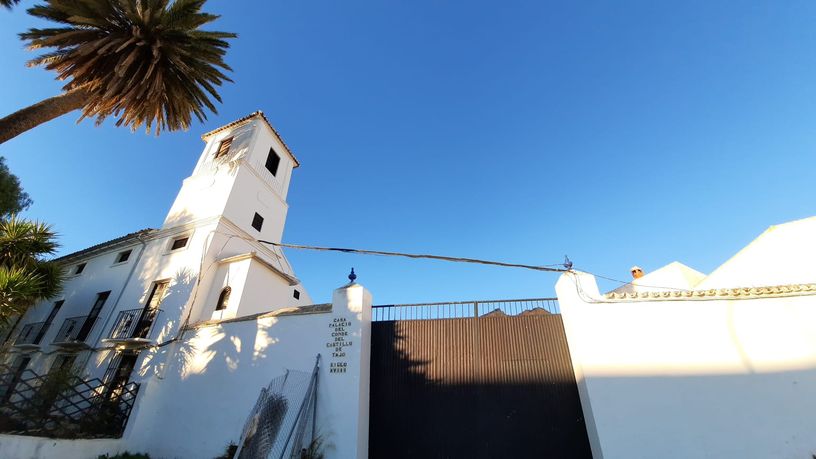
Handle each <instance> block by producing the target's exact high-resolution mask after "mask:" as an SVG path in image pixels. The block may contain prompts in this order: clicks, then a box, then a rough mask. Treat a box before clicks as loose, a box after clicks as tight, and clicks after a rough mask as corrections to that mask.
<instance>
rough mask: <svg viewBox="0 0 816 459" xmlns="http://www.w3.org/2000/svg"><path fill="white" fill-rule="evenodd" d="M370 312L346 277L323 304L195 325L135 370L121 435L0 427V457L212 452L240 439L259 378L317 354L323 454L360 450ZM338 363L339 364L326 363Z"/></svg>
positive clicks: (310, 361) (345, 456)
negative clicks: (59, 436) (67, 435)
mask: <svg viewBox="0 0 816 459" xmlns="http://www.w3.org/2000/svg"><path fill="white" fill-rule="evenodd" d="M370 318H371V295H370V294H369V293H368V291H366V290H365V289H364V288H363V287H362V286H360V285H358V284H352V285H347V286H344V287H342V288H340V289H338V290H336V291H335V294H334V302H333V305H332V310H331V312H322V313H309V314H297V315H278V316H274V315H273V316H265V317H261V318H257V319H252V320H245V321H237V322H223V323H214V324H209V325H203V326H200V327H198V328H196V329H194V330H192V331H189V332H187V333H185V336H184V340H183V341H182V342H181V343H179V344H178V345H175V344H173V345H169V346H166V347H163V348H160V349H156V350H154V351H152V352H148V353H147V355H146V356H145V358H144V360H143V361H142V363H141V365H140V368H139V370H138V371H139V377H140V379H141V381H142V386H141V388H140V391H139V395H138V399H137V404H136V408H135V409H134V411H133V413H132V414H131V418H130V421H129V423H128V426H127V429H126V431H125V435H124V436H123V438H122V439H121V440H53V439H45V438H37V437H23V436H13V435H0V457H4V458H5V457H13V458H21V459H27V458H93V457H96V456H97V455H99V454H103V453H117V452H121V451H125V450H129V451H131V452H147V453H149V454H150V455H151V457H157V458H165V457H166V458H195V459H199V458H212V457H216V456H218V455H220V454H222V453H223V452H224V450H225V449H226V447H227V445H228V444H229V443H230V442H234V443H237V442H238V441H239V439H240V434H241V430H242V428H243V426H244V422H245V421H246V419H247V416H248V415H249V414H250V411H251V409H252V407H253V406H254V404H255V401H256V399H257V398H258V395H259V393H260V389H261V388H262V387H265V386H267V385H268V384H269V383H270V381H271V380H272V379H273V378H276V377H278V376H281V375H283V374H284V373H285V371H286V370H287V369H291V370H302V371H306V372H308V371H311V370H312V368H313V366H314V362H315V357H316V356H317V355H318V354H320V355H321V371H320V374H319V391H318V396H317V397H318V406H317V429H318V433H319V434H320V435H321V436H322V438H323V440H324V445H325V453H326V458H327V459H349V458H358V459H363V458H365V457H367V454H368V450H367V448H368V380H369V361H370V325H371V324H370ZM338 322H344V323H347V324H348V325H346V326H345V327H344V330H345V331H346V332H348V334H347V335H344V336H343V342H344V343H347V344H344V345H343V352H345V354H346V355H345V357H343V358H337V357H332V350H333V349H334V347H333V343H335V342H336V341H335V337H333V336H332V334H333V333H336V331H337V327H333V326H332V325H333V324H337V323H338ZM348 343H350V344H348ZM338 363H343V364H344V365H342V368H344V369H345V371H343V372H336V371H332V368H336V367H338V365H337V364H338ZM332 364H335V365H332Z"/></svg>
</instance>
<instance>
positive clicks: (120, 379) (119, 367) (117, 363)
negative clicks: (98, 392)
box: [103, 354, 139, 399]
mask: <svg viewBox="0 0 816 459" xmlns="http://www.w3.org/2000/svg"><path fill="white" fill-rule="evenodd" d="M138 357H139V355H138V354H116V355H114V356H113V357H112V358H111V361H110V363H109V364H108V369H107V370H106V371H105V376H104V377H103V381H104V382H105V384H106V385H107V387H106V390H105V394H104V395H105V398H106V399H107V398H110V397H111V396H112V395H117V393H118V392H119V391H120V390H121V389H122V387H123V386H124V385H125V384H127V383H128V380H129V379H130V373H131V372H133V368H134V367H135V366H136V359H137V358H138Z"/></svg>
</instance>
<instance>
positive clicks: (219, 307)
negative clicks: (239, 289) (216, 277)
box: [215, 287, 232, 311]
mask: <svg viewBox="0 0 816 459" xmlns="http://www.w3.org/2000/svg"><path fill="white" fill-rule="evenodd" d="M230 293H232V289H231V288H230V287H224V290H221V295H218V304H216V305H215V310H216V311H223V310H224V309H227V306H228V305H229V297H230Z"/></svg>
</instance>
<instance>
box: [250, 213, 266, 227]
mask: <svg viewBox="0 0 816 459" xmlns="http://www.w3.org/2000/svg"><path fill="white" fill-rule="evenodd" d="M252 227H253V228H255V229H256V230H258V231H260V230H261V228H263V217H261V216H260V214H258V212H255V216H254V217H252Z"/></svg>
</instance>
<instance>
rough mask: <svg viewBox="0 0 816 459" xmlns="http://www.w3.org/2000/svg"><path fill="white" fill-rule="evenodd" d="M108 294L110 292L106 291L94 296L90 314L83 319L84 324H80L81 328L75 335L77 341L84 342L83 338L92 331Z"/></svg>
mask: <svg viewBox="0 0 816 459" xmlns="http://www.w3.org/2000/svg"><path fill="white" fill-rule="evenodd" d="M110 293H111V292H110V291H107V292H100V293H97V294H96V301H95V302H94V304H93V306H92V307H91V312H90V313H88V317H87V318H85V322H83V323H82V328H80V329H79V333H77V337H76V339H77V341H85V338H87V337H88V334H89V333H90V332H91V330H92V329H93V326H94V323H96V319H97V318H99V313H100V312H101V311H102V306H104V305H105V301H107V299H108V297H109V296H110Z"/></svg>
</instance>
